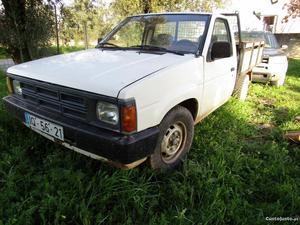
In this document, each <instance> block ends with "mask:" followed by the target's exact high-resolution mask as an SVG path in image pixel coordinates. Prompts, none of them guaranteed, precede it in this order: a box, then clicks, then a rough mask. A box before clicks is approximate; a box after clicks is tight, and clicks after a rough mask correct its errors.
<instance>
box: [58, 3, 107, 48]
mask: <svg viewBox="0 0 300 225" xmlns="http://www.w3.org/2000/svg"><path fill="white" fill-rule="evenodd" d="M108 12H109V9H108V7H107V5H106V4H105V1H102V0H75V1H74V3H73V4H72V5H70V6H67V7H64V8H63V12H62V23H61V27H62V30H61V33H62V39H63V40H64V42H65V44H67V43H68V42H69V41H71V40H75V42H76V41H79V40H85V47H86V48H87V47H88V42H89V39H90V40H96V39H97V38H98V37H102V36H103V35H104V34H105V33H106V32H107V31H108V30H110V28H111V26H112V23H111V20H106V18H107V17H108Z"/></svg>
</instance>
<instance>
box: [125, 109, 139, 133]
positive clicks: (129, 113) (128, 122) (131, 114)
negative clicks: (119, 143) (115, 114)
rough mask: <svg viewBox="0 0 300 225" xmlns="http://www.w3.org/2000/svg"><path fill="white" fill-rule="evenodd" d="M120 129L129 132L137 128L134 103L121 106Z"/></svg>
mask: <svg viewBox="0 0 300 225" xmlns="http://www.w3.org/2000/svg"><path fill="white" fill-rule="evenodd" d="M121 117H122V119H121V121H122V122H121V127H122V131H123V132H126V133H131V132H134V131H136V129H137V116H136V107H135V105H129V106H123V107H122V110H121Z"/></svg>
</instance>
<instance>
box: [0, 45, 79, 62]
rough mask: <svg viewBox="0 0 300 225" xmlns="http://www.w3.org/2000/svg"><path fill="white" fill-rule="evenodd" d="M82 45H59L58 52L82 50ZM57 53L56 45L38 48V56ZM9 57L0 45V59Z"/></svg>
mask: <svg viewBox="0 0 300 225" xmlns="http://www.w3.org/2000/svg"><path fill="white" fill-rule="evenodd" d="M83 49H84V47H78V46H72V47H71V46H60V48H59V52H60V53H69V52H74V51H79V50H83ZM56 54H57V48H56V46H51V47H47V48H40V49H39V52H38V56H37V57H38V58H42V57H47V56H52V55H56ZM7 58H10V55H9V54H8V53H7V51H6V49H5V48H3V47H0V59H7Z"/></svg>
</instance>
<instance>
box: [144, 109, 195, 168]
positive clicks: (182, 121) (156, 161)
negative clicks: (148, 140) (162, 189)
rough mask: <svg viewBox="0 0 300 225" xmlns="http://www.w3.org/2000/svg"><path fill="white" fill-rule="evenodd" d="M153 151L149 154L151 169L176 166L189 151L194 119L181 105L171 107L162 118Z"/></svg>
mask: <svg viewBox="0 0 300 225" xmlns="http://www.w3.org/2000/svg"><path fill="white" fill-rule="evenodd" d="M159 129H160V133H159V137H158V141H157V144H156V148H155V150H154V153H153V154H152V155H151V156H150V159H149V161H150V165H151V167H152V168H153V169H157V170H161V171H167V170H173V169H175V168H176V167H178V166H179V165H180V164H181V163H182V161H183V160H184V157H185V156H186V154H187V152H188V151H189V149H190V147H191V145H192V141H193V136H194V120H193V117H192V115H191V113H190V111H189V110H187V109H186V108H184V107H182V106H176V107H175V108H173V109H172V110H171V111H170V112H169V113H168V114H167V115H166V116H165V117H164V119H163V121H162V122H161V124H160V126H159Z"/></svg>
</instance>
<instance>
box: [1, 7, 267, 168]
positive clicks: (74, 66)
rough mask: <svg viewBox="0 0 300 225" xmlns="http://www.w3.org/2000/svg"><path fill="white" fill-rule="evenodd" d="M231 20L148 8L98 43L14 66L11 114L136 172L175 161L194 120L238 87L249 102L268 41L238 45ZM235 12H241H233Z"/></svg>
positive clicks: (70, 145) (185, 148)
mask: <svg viewBox="0 0 300 225" xmlns="http://www.w3.org/2000/svg"><path fill="white" fill-rule="evenodd" d="M227 16H228V15H226V16H224V15H219V14H208V13H163V14H146V15H137V16H131V17H128V18H126V19H125V20H124V21H123V22H121V23H120V24H119V25H118V26H117V27H116V28H115V29H113V30H112V32H110V33H109V34H108V35H107V36H106V37H105V38H103V39H102V40H101V41H100V42H99V44H98V45H97V46H96V48H95V49H89V50H84V51H79V52H75V53H70V54H65V55H57V56H53V57H49V58H43V59H39V60H35V61H31V62H27V63H23V64H20V65H16V66H13V67H11V68H9V69H8V71H7V85H8V88H9V90H10V92H11V94H10V95H9V96H6V97H5V98H4V103H5V106H6V108H7V110H8V111H9V112H11V113H12V114H13V115H15V116H16V117H17V118H19V119H20V120H21V121H22V122H23V123H24V124H25V125H26V126H28V127H29V128H31V129H33V130H34V131H36V132H38V133H39V134H41V135H43V136H45V137H46V138H48V139H50V140H52V141H55V142H58V143H60V144H62V145H63V146H65V147H67V148H70V149H72V150H74V151H77V152H79V153H82V154H85V155H87V156H89V157H92V158H95V159H100V160H104V161H108V162H110V163H113V164H114V165H116V166H120V167H125V168H131V167H134V166H136V165H138V164H140V163H142V162H143V161H145V160H147V159H148V161H149V162H150V165H151V167H152V168H154V169H159V170H169V169H173V168H175V167H177V166H178V165H179V164H180V162H181V161H182V160H183V158H184V157H185V155H186V153H187V152H188V151H189V149H190V147H191V144H192V140H193V135H194V125H195V124H196V123H198V122H199V121H201V120H202V119H203V118H204V117H206V116H207V115H209V114H210V113H211V112H213V111H214V110H215V109H217V108H218V107H220V106H221V105H222V104H224V103H225V102H226V101H227V100H228V99H229V98H230V96H231V95H232V94H233V92H234V90H235V93H236V95H237V96H238V97H239V98H241V99H245V97H246V95H247V91H248V84H249V82H250V80H251V68H253V67H254V66H255V65H256V64H257V63H258V62H259V61H260V58H261V54H262V49H263V43H242V42H238V43H237V44H236V42H235V37H234V32H232V30H231V26H230V24H229V22H228V19H227ZM234 16H237V15H234Z"/></svg>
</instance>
